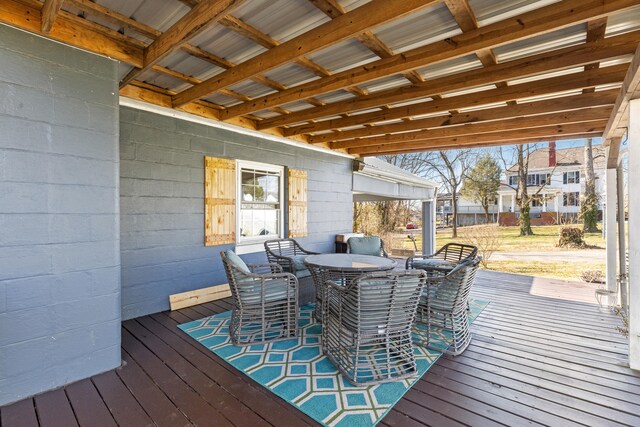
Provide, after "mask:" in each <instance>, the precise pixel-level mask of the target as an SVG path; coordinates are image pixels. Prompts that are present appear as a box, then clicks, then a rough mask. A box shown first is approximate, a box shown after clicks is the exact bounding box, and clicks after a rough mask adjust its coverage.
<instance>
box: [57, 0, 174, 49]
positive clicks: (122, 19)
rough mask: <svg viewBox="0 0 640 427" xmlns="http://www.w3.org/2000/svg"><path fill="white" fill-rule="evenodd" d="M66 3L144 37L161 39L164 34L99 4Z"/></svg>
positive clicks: (85, 1) (71, 0) (83, 0)
mask: <svg viewBox="0 0 640 427" xmlns="http://www.w3.org/2000/svg"><path fill="white" fill-rule="evenodd" d="M65 2H66V3H67V4H69V5H71V6H74V7H76V8H78V9H80V10H81V11H83V12H84V13H85V14H87V15H92V16H96V17H99V18H101V19H104V20H105V21H107V22H110V23H112V24H115V25H119V26H122V27H123V28H125V29H128V30H130V31H133V32H136V33H138V34H140V35H142V36H145V37H148V38H151V39H155V38H157V37H159V36H160V35H161V34H162V32H161V31H160V30H157V29H155V28H153V27H151V26H150V25H146V24H144V23H142V22H138V21H136V20H134V19H131V18H129V17H127V16H125V15H122V14H121V13H118V12H115V11H113V10H111V9H109V8H106V7H104V6H102V5H99V4H98V3H94V2H93V1H89V0H65Z"/></svg>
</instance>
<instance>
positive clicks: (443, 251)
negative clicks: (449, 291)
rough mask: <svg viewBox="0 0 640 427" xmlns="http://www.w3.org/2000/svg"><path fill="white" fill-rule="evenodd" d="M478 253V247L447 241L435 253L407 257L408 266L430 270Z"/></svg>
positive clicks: (449, 265) (456, 262) (461, 260)
mask: <svg viewBox="0 0 640 427" xmlns="http://www.w3.org/2000/svg"><path fill="white" fill-rule="evenodd" d="M477 254H478V248H477V247H475V246H472V245H465V244H463V243H447V244H446V245H444V246H443V247H441V248H440V249H438V251H437V252H436V253H434V254H431V255H416V256H412V257H409V258H407V262H406V268H407V270H410V269H412V268H418V269H423V270H429V269H430V268H433V267H451V268H454V267H455V266H456V265H457V264H459V263H461V262H464V261H466V260H469V259H473V258H475V257H476V255H477Z"/></svg>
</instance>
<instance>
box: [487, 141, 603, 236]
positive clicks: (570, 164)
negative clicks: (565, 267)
mask: <svg viewBox="0 0 640 427" xmlns="http://www.w3.org/2000/svg"><path fill="white" fill-rule="evenodd" d="M584 151H585V149H584V148H583V147H572V148H563V149H559V150H557V149H556V143H555V141H553V142H550V143H549V146H548V147H545V148H538V149H536V150H535V151H532V152H531V153H530V154H529V155H528V156H527V157H528V160H526V162H527V164H528V173H527V187H528V194H529V195H530V196H532V200H531V202H530V204H531V211H530V214H531V219H532V223H533V224H536V225H546V224H560V223H564V222H575V221H577V220H578V215H579V213H580V200H581V197H582V195H583V194H584V188H585V179H586V178H585V177H586V172H585V153H584ZM593 170H594V176H595V188H596V194H598V195H599V200H598V205H599V210H600V213H602V209H603V206H604V190H605V188H604V187H605V178H604V176H605V149H604V147H603V146H601V145H595V146H594V147H593ZM517 186H518V167H517V165H514V166H512V167H511V168H509V169H508V170H507V171H506V182H505V183H504V184H503V185H502V186H501V188H500V190H499V191H498V200H497V204H498V212H499V215H498V216H499V223H500V224H502V225H515V224H516V223H517V216H518V214H519V208H518V206H517V204H516V188H517Z"/></svg>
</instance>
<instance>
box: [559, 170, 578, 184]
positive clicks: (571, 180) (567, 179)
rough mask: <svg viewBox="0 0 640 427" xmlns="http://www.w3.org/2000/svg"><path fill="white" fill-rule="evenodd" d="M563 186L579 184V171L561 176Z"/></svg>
mask: <svg viewBox="0 0 640 427" xmlns="http://www.w3.org/2000/svg"><path fill="white" fill-rule="evenodd" d="M562 183H563V184H579V183H580V171H570V172H565V173H564V174H563V175H562Z"/></svg>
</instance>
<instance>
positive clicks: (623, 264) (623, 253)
mask: <svg viewBox="0 0 640 427" xmlns="http://www.w3.org/2000/svg"><path fill="white" fill-rule="evenodd" d="M616 175H617V177H618V179H617V182H618V257H619V258H618V265H619V266H620V267H619V268H620V272H621V273H625V272H626V271H627V239H626V232H625V228H626V227H625V224H624V223H625V220H626V218H625V212H624V171H623V170H622V164H618V168H617V169H616ZM623 283H624V282H623ZM620 304H621V305H622V307H624V308H625V309H626V307H627V306H628V305H629V295H628V294H627V286H626V284H625V286H621V287H620Z"/></svg>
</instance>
